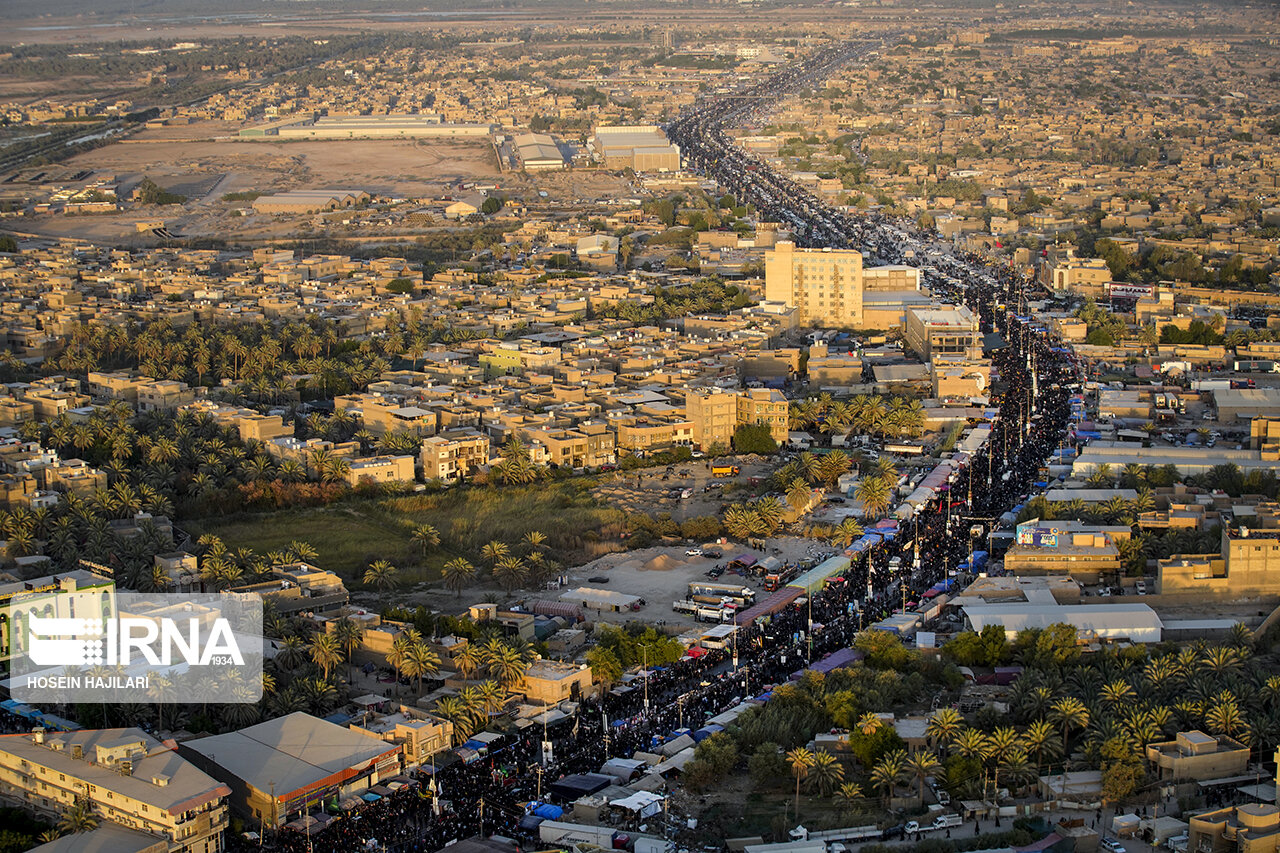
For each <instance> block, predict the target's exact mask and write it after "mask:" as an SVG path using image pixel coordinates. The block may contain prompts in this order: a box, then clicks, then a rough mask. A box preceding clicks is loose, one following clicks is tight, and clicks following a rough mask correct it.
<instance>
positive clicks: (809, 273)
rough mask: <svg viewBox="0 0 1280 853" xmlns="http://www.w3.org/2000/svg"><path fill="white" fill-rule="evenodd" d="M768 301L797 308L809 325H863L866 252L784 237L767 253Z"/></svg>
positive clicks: (765, 261) (766, 280) (766, 290)
mask: <svg viewBox="0 0 1280 853" xmlns="http://www.w3.org/2000/svg"><path fill="white" fill-rule="evenodd" d="M764 270H765V272H764V287H765V299H767V300H769V301H770V302H782V303H784V304H786V305H787V307H789V308H796V309H797V310H798V313H799V322H800V324H801V325H803V326H818V327H848V328H858V327H860V326H861V325H862V319H863V318H862V290H863V283H862V252H860V251H858V250H856V249H798V248H796V246H795V244H794V243H792V242H790V241H788V240H779V241H778V243H777V244H776V245H775V246H774V248H772V249H770V250H769V251H767V252H765V256H764Z"/></svg>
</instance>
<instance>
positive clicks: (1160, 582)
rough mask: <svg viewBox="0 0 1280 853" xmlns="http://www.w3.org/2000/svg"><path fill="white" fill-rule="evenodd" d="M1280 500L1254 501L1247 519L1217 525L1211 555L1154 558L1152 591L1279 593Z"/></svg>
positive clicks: (1231, 595) (1230, 595)
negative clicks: (1216, 545) (1217, 541)
mask: <svg viewBox="0 0 1280 853" xmlns="http://www.w3.org/2000/svg"><path fill="white" fill-rule="evenodd" d="M1277 513H1280V505H1277V504H1274V503H1265V504H1260V505H1258V506H1257V507H1256V508H1255V511H1254V515H1253V517H1252V518H1250V519H1248V520H1247V521H1245V520H1242V519H1235V520H1232V521H1231V522H1230V523H1228V524H1225V525H1223V528H1222V550H1221V551H1220V552H1219V553H1217V554H1189V555H1181V556H1178V557H1172V558H1170V559H1167V560H1161V561H1160V562H1159V568H1158V570H1157V574H1156V592H1158V593H1159V594H1161V595H1176V594H1188V595H1191V594H1194V595H1209V596H1213V597H1215V598H1232V599H1237V598H1244V597H1250V596H1274V595H1280V515H1277Z"/></svg>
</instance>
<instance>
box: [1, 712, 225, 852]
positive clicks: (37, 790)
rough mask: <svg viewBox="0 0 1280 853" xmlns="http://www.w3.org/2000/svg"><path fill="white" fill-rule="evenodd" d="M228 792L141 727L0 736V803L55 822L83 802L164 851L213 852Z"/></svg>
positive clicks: (220, 844)
mask: <svg viewBox="0 0 1280 853" xmlns="http://www.w3.org/2000/svg"><path fill="white" fill-rule="evenodd" d="M230 794H231V789H230V788H228V787H227V786H226V785H224V784H222V783H221V782H219V781H218V780H216V779H213V778H212V777H210V776H208V775H206V774H205V773H203V772H201V771H200V770H199V769H198V768H196V767H195V766H194V765H192V764H191V763H190V762H188V761H186V760H185V759H183V758H182V757H181V756H179V755H178V754H177V753H176V752H174V751H173V750H172V749H171V748H170V747H168V746H165V745H164V744H162V743H160V742H159V741H157V740H156V739H155V738H153V737H151V736H150V735H148V734H147V733H146V732H144V731H142V730H141V729H136V728H123V729H99V730H89V731H76V732H69V733H46V732H45V731H44V730H43V729H36V730H35V731H34V732H32V733H30V734H16V735H5V736H2V737H0V800H7V801H9V802H10V803H12V804H14V805H17V806H19V807H21V808H28V809H33V810H35V811H37V812H39V813H41V814H43V815H45V816H47V817H50V818H52V819H53V820H54V821H55V822H56V821H57V819H58V818H59V817H61V816H62V815H63V814H65V813H66V811H67V810H68V809H70V808H71V807H72V806H73V805H74V804H75V803H76V802H78V801H87V802H88V803H89V805H90V807H91V808H92V809H93V811H94V812H95V813H96V814H97V815H98V816H99V817H101V818H102V819H103V820H106V821H110V822H111V823H114V824H118V825H120V826H123V827H127V828H129V829H131V830H135V831H138V832H141V833H145V834H147V835H151V836H154V837H156V838H157V839H161V840H163V841H165V843H166V848H167V849H168V851H169V853H220V851H221V850H222V849H223V832H224V831H225V830H226V828H227V806H226V801H227V797H229V796H230ZM86 849H87V848H86Z"/></svg>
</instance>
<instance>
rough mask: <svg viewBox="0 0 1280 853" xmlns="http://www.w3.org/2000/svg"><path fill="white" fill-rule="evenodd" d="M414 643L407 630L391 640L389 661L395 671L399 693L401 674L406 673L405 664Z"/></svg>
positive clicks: (396, 688) (388, 654) (388, 653)
mask: <svg viewBox="0 0 1280 853" xmlns="http://www.w3.org/2000/svg"><path fill="white" fill-rule="evenodd" d="M412 645H413V639H412V638H411V637H410V636H409V633H408V632H407V631H406V632H404V633H402V634H401V635H400V636H398V637H396V638H395V639H394V640H392V641H391V650H390V651H389V652H387V663H388V664H390V665H391V670H392V672H394V673H395V679H396V687H395V690H396V692H397V693H399V692H400V676H401V675H402V674H403V673H404V667H405V664H406V662H407V661H408V659H409V648H410V647H411V646H412Z"/></svg>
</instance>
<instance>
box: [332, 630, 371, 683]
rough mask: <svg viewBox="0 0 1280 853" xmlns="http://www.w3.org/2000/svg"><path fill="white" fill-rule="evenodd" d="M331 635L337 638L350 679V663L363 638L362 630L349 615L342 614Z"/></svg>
mask: <svg viewBox="0 0 1280 853" xmlns="http://www.w3.org/2000/svg"><path fill="white" fill-rule="evenodd" d="M333 636H334V637H336V638H337V640H338V646H339V647H340V648H341V649H342V653H343V656H344V657H345V658H346V659H347V677H348V680H350V676H351V665H352V664H353V663H354V662H355V653H356V649H358V648H360V643H361V642H363V640H364V632H363V631H362V630H361V629H360V626H359V625H358V624H357V623H356V621H355V620H354V619H352V618H351V617H350V616H343V617H342V618H341V619H339V620H338V622H337V624H336V625H335V626H334V630H333Z"/></svg>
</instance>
